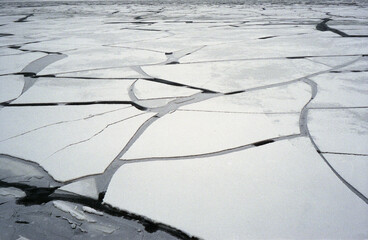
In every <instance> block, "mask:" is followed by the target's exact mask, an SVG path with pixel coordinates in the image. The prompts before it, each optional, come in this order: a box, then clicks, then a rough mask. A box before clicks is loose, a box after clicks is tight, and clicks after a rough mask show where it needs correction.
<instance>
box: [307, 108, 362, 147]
mask: <svg viewBox="0 0 368 240" xmlns="http://www.w3.org/2000/svg"><path fill="white" fill-rule="evenodd" d="M367 119H368V110H367V109H310V110H309V113H308V128H309V131H310V135H311V136H312V138H313V139H314V141H315V143H316V144H317V146H318V148H319V149H320V151H321V152H336V153H348V154H349V153H350V154H368V128H367V123H366V121H367Z"/></svg>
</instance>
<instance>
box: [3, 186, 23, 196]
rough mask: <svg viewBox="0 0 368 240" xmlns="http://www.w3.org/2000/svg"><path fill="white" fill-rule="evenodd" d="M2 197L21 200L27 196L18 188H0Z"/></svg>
mask: <svg viewBox="0 0 368 240" xmlns="http://www.w3.org/2000/svg"><path fill="white" fill-rule="evenodd" d="M0 196H3V197H10V198H13V197H15V198H21V197H24V196H26V194H25V193H24V192H23V191H22V190H19V189H18V188H14V187H7V188H4V187H0Z"/></svg>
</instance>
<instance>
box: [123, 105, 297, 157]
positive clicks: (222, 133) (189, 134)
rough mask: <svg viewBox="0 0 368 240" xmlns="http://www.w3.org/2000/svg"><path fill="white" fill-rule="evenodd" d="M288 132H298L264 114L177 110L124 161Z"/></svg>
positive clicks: (203, 150)
mask: <svg viewBox="0 0 368 240" xmlns="http://www.w3.org/2000/svg"><path fill="white" fill-rule="evenodd" d="M279 127H280V128H281V129H282V130H281V131H280V130H279V129H278V128H279ZM285 128H286V130H285ZM260 129H262V130H260ZM285 131H286V132H288V133H289V134H295V132H299V129H298V128H297V125H294V128H292V127H291V126H289V127H288V126H285V125H284V124H283V123H280V124H279V123H277V122H271V120H270V119H269V118H266V117H265V116H264V115H262V114H231V113H217V112H216V113H214V112H211V113H209V112H184V111H180V112H179V111H177V112H175V113H172V114H168V115H165V116H163V117H162V118H160V119H159V120H158V121H155V122H154V123H152V125H150V126H149V128H147V129H146V131H145V132H144V133H143V134H142V135H141V136H140V137H139V138H138V139H137V140H136V142H135V143H134V144H133V145H132V146H131V148H130V149H129V150H128V151H127V152H126V153H125V154H124V155H123V156H122V159H140V158H160V157H173V156H176V157H179V156H187V155H197V154H205V153H211V152H217V151H221V150H226V149H229V148H235V147H239V146H242V145H246V144H252V143H255V142H258V141H261V140H265V139H270V138H275V137H278V136H280V133H284V132H285Z"/></svg>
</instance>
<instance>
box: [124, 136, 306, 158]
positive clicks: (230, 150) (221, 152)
mask: <svg viewBox="0 0 368 240" xmlns="http://www.w3.org/2000/svg"><path fill="white" fill-rule="evenodd" d="M301 136H302V135H301V134H292V135H286V136H281V137H274V138H269V139H264V140H261V141H258V142H254V143H249V144H246V145H241V146H238V147H233V148H228V149H223V150H219V151H215V152H208V153H201V154H193V155H182V156H171V157H147V158H135V159H123V158H122V159H121V160H122V161H124V162H125V164H129V163H141V162H152V161H172V160H186V159H197V158H198V159H199V158H209V157H215V156H221V155H226V154H230V153H234V152H239V151H243V150H246V149H251V148H255V147H261V146H263V145H266V144H271V143H275V142H278V141H284V140H290V139H293V138H298V137H301Z"/></svg>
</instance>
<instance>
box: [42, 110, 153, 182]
mask: <svg viewBox="0 0 368 240" xmlns="http://www.w3.org/2000/svg"><path fill="white" fill-rule="evenodd" d="M152 116H153V114H151V113H146V114H142V115H138V116H136V117H132V118H130V119H126V120H124V121H121V122H118V123H116V124H115V123H114V124H112V125H107V127H106V128H105V129H103V130H102V131H101V133H100V132H98V133H96V135H94V136H92V137H91V138H89V139H86V140H85V141H80V142H76V143H75V144H74V143H72V144H74V145H72V144H70V145H68V146H66V147H65V148H63V149H60V151H59V152H57V153H55V154H53V155H52V156H50V157H48V158H46V159H44V160H43V161H42V163H41V164H42V166H44V167H45V169H46V170H47V171H48V172H49V173H50V174H51V175H52V176H53V177H54V178H55V179H57V180H59V181H67V180H71V179H76V178H78V177H81V176H86V175H91V174H101V173H103V172H104V171H105V169H106V168H107V167H108V166H109V165H110V163H111V162H112V161H113V160H114V159H115V158H116V157H117V156H118V155H119V153H120V152H121V150H122V149H123V148H124V147H125V145H126V144H127V143H128V142H129V140H130V139H131V138H132V137H133V135H134V134H135V132H136V131H137V129H138V128H139V127H140V126H141V125H142V124H143V123H144V122H145V121H146V120H148V119H149V118H150V117H152ZM97 134H98V135H97ZM61 168H63V169H64V170H63V171H60V169H61Z"/></svg>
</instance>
